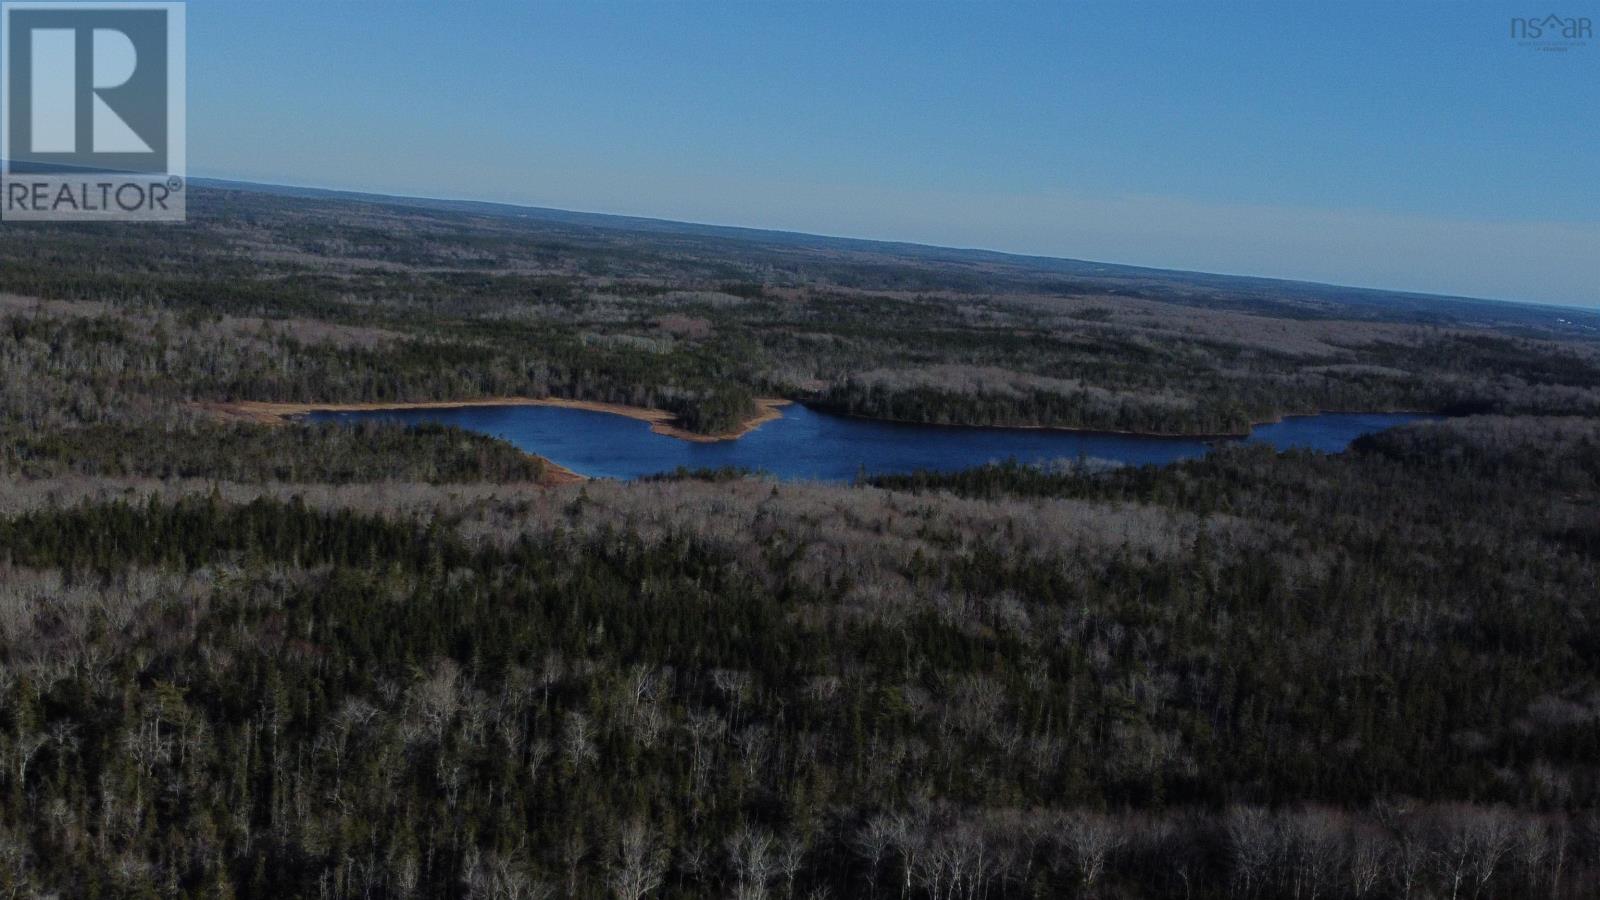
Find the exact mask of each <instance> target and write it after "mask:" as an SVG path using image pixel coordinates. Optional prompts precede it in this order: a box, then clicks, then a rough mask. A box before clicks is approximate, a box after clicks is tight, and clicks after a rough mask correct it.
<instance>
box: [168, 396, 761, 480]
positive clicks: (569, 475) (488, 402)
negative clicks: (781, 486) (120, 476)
mask: <svg viewBox="0 0 1600 900" xmlns="http://www.w3.org/2000/svg"><path fill="white" fill-rule="evenodd" d="M755 402H756V414H755V415H753V416H751V417H750V418H748V419H746V420H744V421H743V422H741V423H739V427H738V428H735V429H733V430H732V431H725V432H722V433H720V434H699V433H697V432H693V431H688V430H686V429H684V428H680V427H678V425H677V424H676V423H677V417H676V416H674V415H673V414H672V413H669V412H667V411H665V410H661V409H651V408H649V407H644V406H628V405H626V404H622V403H601V402H598V401H594V400H567V399H563V398H560V397H489V398H484V399H479V400H421V401H415V402H409V403H408V402H394V403H279V402H273V401H264V400H238V401H234V402H231V403H224V402H206V401H202V402H197V403H195V404H194V406H195V407H196V408H198V409H201V410H204V411H205V412H208V413H210V414H212V415H214V416H218V417H219V418H224V419H233V420H236V421H240V420H242V421H246V422H254V423H256V424H259V425H282V424H284V423H285V422H288V421H289V420H290V419H292V418H293V417H295V416H303V415H305V414H306V413H312V412H374V411H379V410H386V409H396V410H398V409H455V408H459V407H470V406H554V407H558V408H561V409H583V410H588V411H590V412H599V413H608V414H610V415H616V416H626V417H628V418H630V419H636V420H638V421H640V422H649V423H650V430H651V431H653V432H655V433H656V434H661V435H666V436H667V437H672V438H677V439H678V440H681V441H693V442H695V443H713V442H716V441H731V440H737V439H738V438H741V437H743V436H744V435H746V434H749V433H750V432H752V431H754V430H755V429H757V428H760V427H761V426H762V425H765V424H766V423H768V422H771V421H772V420H774V419H779V418H782V417H783V411H782V410H783V407H785V406H788V405H789V404H790V402H791V401H789V400H784V399H782V398H779V397H760V398H757V399H756V401H755ZM534 455H537V454H534ZM539 458H540V459H541V460H543V461H544V464H545V466H547V467H548V469H549V471H550V473H551V476H552V478H551V479H550V480H551V481H552V483H570V482H572V481H581V480H583V479H584V477H585V476H583V475H580V474H578V473H577V472H574V471H572V470H571V469H568V468H566V467H565V466H562V465H560V464H559V463H556V462H554V461H552V460H550V459H546V458H545V457H542V456H541V457H539Z"/></svg>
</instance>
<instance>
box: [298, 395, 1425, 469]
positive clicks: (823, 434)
mask: <svg viewBox="0 0 1600 900" xmlns="http://www.w3.org/2000/svg"><path fill="white" fill-rule="evenodd" d="M306 418H307V419H310V420H312V421H333V422H354V421H358V420H363V419H377V420H383V421H391V422H400V423H404V424H409V425H415V424H420V423H424V422H435V423H438V424H441V425H454V426H456V427H457V428H462V429H466V430H468V431H476V432H480V433H483V434H488V435H493V436H494V437H497V438H502V439H504V440H507V441H509V442H511V443H512V444H515V445H516V446H518V447H520V448H522V449H523V450H526V451H528V452H529V453H537V454H539V455H540V456H544V457H546V458H548V459H552V460H554V461H556V462H557V463H560V464H561V465H563V466H566V467H567V468H569V469H571V470H573V471H575V472H580V473H582V474H584V475H589V476H593V477H599V478H638V477H640V476H642V475H653V474H656V473H660V472H670V471H672V470H674V469H676V468H678V467H680V466H683V467H687V468H691V469H693V468H718V467H721V466H736V467H739V468H744V469H750V470H754V471H762V472H767V473H769V474H772V475H774V476H777V477H779V478H783V479H788V480H801V479H807V480H819V481H850V480H852V479H854V478H855V477H856V474H857V473H858V472H860V471H862V470H865V471H866V472H867V473H869V474H873V475H880V474H891V473H903V472H912V471H915V470H917V469H935V470H945V471H949V470H954V469H964V468H969V467H971V466H978V465H983V464H984V463H989V462H1000V461H1003V460H1006V459H1009V458H1015V459H1017V460H1018V461H1020V462H1027V463H1036V462H1050V461H1054V460H1078V459H1096V460H1109V461H1113V462H1118V463H1125V464H1129V465H1141V464H1144V463H1157V464H1161V463H1169V462H1174V461H1176V460H1181V459H1194V458H1197V457H1200V456H1204V455H1205V453H1206V451H1207V450H1208V449H1210V447H1211V446H1212V445H1213V444H1216V443H1222V442H1219V441H1214V440H1204V439H1200V438H1162V437H1142V436H1136V435H1126V434H1104V433H1097V432H1083V431H1051V430H1042V429H1024V428H965V427H948V426H939V425H900V424H894V423H889V422H875V421H871V420H868V419H856V418H850V417H846V416H836V415H831V414H829V413H824V412H820V411H818V410H814V409H810V408H808V407H805V406H802V405H800V404H798V403H795V404H791V405H789V406H786V407H784V408H783V418H781V419H777V420H775V421H772V422H768V423H766V424H765V425H762V426H761V427H760V428H757V429H756V430H755V431H752V432H750V433H749V434H746V435H745V436H744V437H742V438H740V439H738V440H735V441H720V442H717V443H710V444H702V443H694V442H691V441H683V440H679V439H677V438H673V437H667V436H665V435H660V434H655V433H654V432H652V431H651V430H650V425H649V423H647V422H641V421H638V420H636V419H629V418H626V417H624V416H618V415H612V414H609V413H599V412H590V411H588V410H580V409H561V408H558V407H548V406H464V407H454V408H446V409H414V410H380V411H372V412H319V413H312V414H310V415H308V416H306ZM1425 418H1433V417H1430V416H1418V415H1411V414H1406V413H1383V414H1380V413H1373V414H1350V413H1325V414H1322V415H1316V416H1291V417H1289V418H1286V419H1284V420H1283V421H1282V422H1276V423H1273V424H1270V425H1261V426H1258V427H1257V428H1256V429H1255V430H1254V431H1253V432H1251V434H1250V436H1249V437H1248V438H1243V439H1240V440H1247V441H1258V442H1263V443H1267V444H1271V445H1272V446H1274V447H1276V448H1278V449H1288V448H1290V447H1298V448H1305V449H1310V450H1321V451H1324V452H1329V453H1335V452H1338V451H1341V450H1344V449H1345V448H1347V447H1349V446H1350V442H1351V441H1353V440H1355V439H1356V438H1358V437H1360V436H1361V435H1363V434H1368V433H1371V432H1374V431H1382V430H1383V429H1385V428H1390V427H1392V426H1395V425H1400V424H1404V423H1406V422H1411V421H1416V420H1418V419H1425Z"/></svg>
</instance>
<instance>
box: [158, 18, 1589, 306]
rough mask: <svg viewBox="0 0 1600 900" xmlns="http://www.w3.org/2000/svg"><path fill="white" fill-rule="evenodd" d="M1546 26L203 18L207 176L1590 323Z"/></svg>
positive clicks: (1581, 55)
mask: <svg viewBox="0 0 1600 900" xmlns="http://www.w3.org/2000/svg"><path fill="white" fill-rule="evenodd" d="M1552 10H1553V11H1556V12H1559V13H1561V14H1563V15H1568V16H1588V17H1589V18H1591V19H1592V20H1594V21H1595V22H1596V23H1600V3H1597V2H1594V0H1588V2H1572V0H1556V2H1555V6H1554V7H1552V8H1551V9H1550V10H1546V9H1545V8H1544V7H1538V9H1537V10H1534V9H1532V8H1525V6H1524V5H1523V4H1515V5H1504V4H1490V3H1482V4H1479V3H1462V2H1453V3H1441V4H1429V3H1422V2H1410V3H1374V4H1364V3H1355V2H1346V3H1317V4H1313V3H1283V2H1278V3H1260V4H1229V3H1199V2H1192V3H1178V4H1157V3H1141V4H1116V5H1112V4H1091V3H1065V2H1058V3H1051V4H1011V3H1003V2H964V3H937V2H930V0H924V2H910V3H889V2H878V0H853V2H841V3H833V2H822V0H813V2H804V3H777V2H746V3H737V4H734V3H728V4H706V3H680V2H649V3H643V2H640V3H605V2H584V3H577V2H573V3H516V4H498V3H488V2H473V3H449V4H446V3H422V2H386V3H367V2H334V3H329V2H323V3H302V2H294V0H280V2H273V3H244V2H226V0H194V2H191V3H190V4H189V16H188V18H189V160H190V170H191V172H193V173H194V174H197V175H212V176H221V177H234V178H246V179H254V180H265V181H276V182H284V183H292V184H305V185H319V186H328V187H340V188H348V189H355V190H371V191H379V192H386V193H404V194H414V195H424V196H445V197H467V198H474V199H485V200H497V201H503V202H512V203H527V204H533V205H541V206H554V207H560V208H566V209H578V210H589V211H596V212H615V213H626V214H632V215H645V216H656V217H661V218H672V219H685V220H691V221H701V222H714V223H720V224H730V225H747V226H754V227H765V228H781V229H791V230H797V231H808V232H815V233H821V234H835V235H849V236H858V237H871V238H884V239H892V240H908V241H918V242H924V243H932V244H942V245H949V246H963V247H986V248H991V249H997V250H1008V251H1015V252H1022V253H1037V254H1045V255H1052V256H1069V257H1076V258H1082V259H1096V260H1108V261H1114V262H1127V263H1136V264H1143V265H1154V266H1168V267H1175V268H1188V269H1199V270H1205V271H1214V272H1234V273H1242V274H1260V275H1271V276H1278V277H1288V278H1305V279H1310V280H1318V281H1330V282H1337V283H1344V284H1359V285H1371V286H1377V287H1389V288H1397V289H1407V290H1420V291H1433V292H1440V293H1456V294H1465V295H1469V296H1485V297H1498V298H1503V299H1514V300H1534V301H1542V302H1551V303H1568V304H1581V305H1588V306H1593V305H1600V278H1597V277H1596V269H1597V264H1596V259H1597V258H1600V177H1597V176H1600V165H1597V164H1600V127H1597V125H1596V121H1595V113H1596V110H1597V109H1600V41H1594V40H1591V41H1589V44H1588V46H1586V47H1579V48H1575V49H1573V50H1571V51H1569V52H1565V53H1551V52H1538V51H1536V50H1533V49H1530V48H1527V47H1523V46H1519V44H1518V42H1517V41H1515V40H1513V39H1512V38H1511V37H1510V35H1509V19H1510V17H1512V16H1514V15H1528V14H1532V13H1535V12H1536V13H1538V14H1540V15H1543V14H1545V13H1548V12H1550V11H1552Z"/></svg>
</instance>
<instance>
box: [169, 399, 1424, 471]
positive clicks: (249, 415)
mask: <svg viewBox="0 0 1600 900" xmlns="http://www.w3.org/2000/svg"><path fill="white" fill-rule="evenodd" d="M796 402H798V401H794V400H789V399H785V398H782V397H758V398H756V399H755V404H756V409H757V412H756V414H755V415H753V416H751V417H750V418H748V419H746V420H744V421H743V422H741V423H740V424H739V427H738V428H735V429H733V430H731V431H724V432H719V433H717V434H700V433H698V432H694V431H689V430H687V429H684V428H680V427H679V426H678V425H676V424H675V423H676V421H677V417H676V416H674V415H673V414H672V413H669V412H667V411H666V410H662V409H654V408H651V407H647V406H630V405H628V404H625V403H606V402H603V401H598V400H570V399H566V398H563V397H488V398H479V399H474V400H415V401H379V402H362V403H288V402H279V401H271V400H238V401H232V402H221V401H196V402H192V403H191V404H190V405H191V406H194V407H196V408H199V409H202V410H204V411H206V412H209V413H211V414H213V415H216V416H220V417H222V418H230V419H242V420H245V421H251V422H255V423H258V424H263V425H281V424H283V423H285V422H288V421H290V420H291V419H293V418H295V417H298V416H303V415H305V414H307V413H312V412H381V411H383V410H408V409H460V408H470V407H477V406H549V407H556V408H559V409H581V410H585V411H588V412H598V413H606V414H608V415H616V416H624V417H626V418H629V419H634V420H636V421H640V422H648V423H650V430H651V431H652V432H654V433H656V434H659V435H664V436H666V437H671V438H677V439H678V440H681V441H690V442H692V443H700V444H710V443H717V442H719V441H734V440H738V439H739V438H741V437H744V436H745V435H746V434H749V433H750V432H752V431H754V430H756V429H757V428H760V427H761V426H762V425H765V424H766V423H768V422H771V421H773V420H775V419H780V418H782V417H783V412H782V409H783V407H785V406H790V405H793V404H794V403H796ZM809 408H814V409H816V410H818V411H819V412H823V413H827V414H828V415H835V416H841V417H844V418H849V419H860V420H862V421H865V422H885V423H888V424H891V425H914V426H923V427H930V428H973V429H1000V430H1006V429H1012V430H1018V431H1060V432H1067V433H1073V434H1105V435H1116V436H1119V437H1142V438H1156V439H1161V440H1198V441H1225V440H1239V439H1243V438H1248V437H1249V436H1250V435H1251V434H1252V433H1253V432H1254V431H1255V429H1257V428H1259V427H1261V426H1262V425H1276V424H1279V423H1281V422H1282V421H1283V420H1284V419H1289V418H1296V417H1302V416H1323V415H1353V416H1361V415H1371V416H1392V415H1410V416H1438V415H1444V414H1443V413H1439V412H1438V411H1436V410H1420V409H1355V410H1352V409H1316V410H1310V411H1295V412H1284V413H1280V414H1278V415H1277V416H1274V417H1272V418H1270V419H1257V420H1252V421H1251V422H1250V424H1249V426H1247V427H1246V428H1245V429H1244V430H1243V431H1226V432H1195V431H1133V430H1126V429H1110V428H1093V427H1082V426H1077V425H994V424H984V425H978V424H963V423H953V422H919V421H916V420H914V419H889V418H882V417H879V416H868V415H862V414H860V413H852V412H845V411H843V410H840V409H835V408H832V407H829V406H826V405H818V406H814V407H809ZM540 458H541V459H544V457H540ZM545 462H546V464H547V465H549V466H550V467H552V468H553V469H560V470H561V471H562V472H564V473H566V474H567V475H570V476H572V477H574V478H579V479H582V478H586V477H587V476H584V475H581V474H578V473H576V472H572V471H571V470H569V469H565V468H564V467H562V466H560V465H559V464H558V463H555V462H553V461H551V460H548V459H546V460H545Z"/></svg>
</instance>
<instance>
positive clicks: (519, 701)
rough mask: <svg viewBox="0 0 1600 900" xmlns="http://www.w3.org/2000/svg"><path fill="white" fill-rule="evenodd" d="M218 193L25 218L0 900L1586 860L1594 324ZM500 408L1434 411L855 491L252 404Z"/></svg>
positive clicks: (5, 529) (1186, 876)
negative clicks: (99, 212)
mask: <svg viewBox="0 0 1600 900" xmlns="http://www.w3.org/2000/svg"><path fill="white" fill-rule="evenodd" d="M191 204H192V206H191V208H192V210H193V215H194V217H195V221H194V222H193V223H191V226H186V227H185V228H184V229H182V230H176V229H173V230H168V229H161V230H152V231H149V232H146V231H138V230H136V229H129V230H128V231H126V232H124V231H112V230H109V229H95V228H92V227H41V228H29V229H10V230H8V231H7V232H6V233H5V234H4V235H3V236H0V290H3V291H4V292H5V296H3V297H0V374H3V376H4V377H3V379H0V385H3V387H0V433H3V436H4V440H3V443H0V894H3V896H6V897H17V898H34V897H40V898H43V897H51V896H60V897H97V898H152V897H189V898H224V897H226V898H279V897H316V898H339V900H344V898H420V897H461V898H485V900H488V898H494V900H511V898H516V900H532V898H540V900H543V898H557V897H571V898H585V900H587V898H596V900H598V898H610V897H617V898H628V900H641V898H690V897H727V896H731V897H739V898H750V900H755V898H772V900H779V898H782V900H789V898H811V900H823V898H846V897H867V898H884V900H889V898H896V900H912V898H915V900H924V898H926V900H956V898H961V900H977V898H991V900H1000V898H1045V897H1052V898H1053V897H1068V898H1105V900H1118V898H1158V897H1184V898H1193V900H1207V898H1216V900H1221V898H1278V897H1284V898H1304V900H1312V898H1407V900H1410V898H1417V900H1422V898H1451V900H1461V898H1523V897H1534V896H1537V897H1550V898H1556V900H1569V898H1571V900H1576V898H1585V897H1593V896H1596V895H1597V894H1600V666H1597V664H1596V661H1597V660H1600V615H1597V610H1596V598H1597V597H1600V408H1597V406H1600V341H1596V340H1595V339H1594V338H1592V337H1588V336H1586V334H1584V333H1582V332H1581V323H1582V322H1583V321H1587V320H1584V319H1581V318H1578V319H1574V318H1572V316H1570V315H1569V316H1567V317H1566V318H1565V319H1564V321H1563V322H1562V323H1556V322H1554V320H1553V319H1552V320H1550V321H1545V320H1544V319H1541V318H1540V316H1539V314H1537V313H1536V312H1530V311H1528V310H1526V309H1523V308H1511V307H1508V308H1507V309H1506V311H1504V312H1499V311H1498V307H1494V306H1490V305H1484V306H1477V305H1472V304H1468V303H1466V302H1465V301H1444V300H1441V301H1439V303H1438V304H1437V306H1435V307H1430V306H1428V305H1426V304H1420V303H1417V302H1412V300H1410V299H1408V298H1405V297H1398V298H1396V299H1395V300H1394V301H1393V303H1389V304H1386V303H1385V302H1381V301H1382V298H1374V297H1371V296H1368V295H1365V294H1354V295H1351V296H1344V295H1342V294H1339V293H1337V292H1336V291H1334V289H1331V288H1321V287H1317V286H1301V287H1296V286H1292V285H1290V286H1285V285H1278V284H1276V283H1265V284H1262V283H1253V282H1247V281H1240V282H1233V281H1227V280H1221V281H1219V280H1215V279H1213V278H1212V277H1211V276H1186V275H1182V274H1181V273H1177V274H1174V273H1153V272H1150V271H1148V270H1122V269H1117V268H1115V267H1112V268H1111V269H1109V270H1107V272H1097V273H1095V274H1088V273H1086V272H1085V271H1080V270H1079V269H1076V268H1073V267H1072V266H1070V265H1068V264H1066V263H1059V264H1046V263H1042V262H1038V261H1029V260H1022V259H1018V258H991V257H987V256H962V255H957V256H953V257H945V256H939V255H937V254H935V253H934V252H933V251H931V250H925V249H924V250H916V249H908V248H890V247H884V246H857V245H853V244H841V243H837V242H828V241H825V240H823V239H817V241H816V242H813V243H807V242H805V241H802V240H800V239H799V238H795V237H792V236H791V237H785V238H782V239H780V238H779V237H775V236H771V235H767V236H764V237H763V236H761V235H742V234H728V233H723V232H720V231H682V230H672V229H670V228H667V227H665V226H662V227H659V228H643V227H642V226H630V227H623V226H622V225H608V224H606V223H604V222H596V221H589V220H583V221H569V220H556V219H549V220H546V219H538V218H533V219H511V218H507V217H502V216H496V215H494V214H492V212H490V211H484V210H476V209H465V210H464V209H453V208H452V209H445V208H434V207H427V206H421V207H405V206H400V205H394V204H385V203H378V202H374V201H363V200H357V199H350V198H332V197H324V196H282V195H274V194H270V193H264V192H250V191H241V190H222V189H216V190H211V191H207V192H201V193H197V195H196V197H195V198H194V199H193V200H192V201H191ZM136 232H137V233H136ZM1108 273H1109V274H1108ZM1430 310H1431V312H1430ZM1573 322H1578V323H1579V324H1578V325H1573V324H1571V323H1573ZM1569 326H1570V327H1569ZM1564 329H1565V330H1564ZM1573 329H1580V330H1573ZM509 395H526V396H560V397H573V398H579V399H604V400H610V401H612V402H624V403H629V404H633V405H639V406H649V407H654V408H659V409H665V410H668V411H670V412H673V413H674V414H675V415H677V416H678V417H679V421H680V423H681V424H683V425H684V427H687V428H689V429H691V430H695V431H701V432H706V433H715V432H718V431H721V430H725V429H726V428H727V427H728V425H729V424H730V423H733V422H737V421H739V420H740V419H741V418H742V417H744V416H745V415H747V414H748V410H749V406H750V404H751V402H752V398H754V397H758V396H782V397H787V398H790V399H795V400H800V401H803V402H808V403H813V404H815V405H817V406H819V407H823V408H833V409H838V410H842V411H847V412H851V413H853V414H858V415H870V416H876V417H881V418H894V419H908V420H918V421H933V422H949V423H962V424H1040V425H1056V426H1081V427H1095V428H1113V429H1118V430H1134V431H1139V430H1143V431H1161V432H1174V433H1202V434H1212V433H1230V432H1235V431H1238V430H1240V429H1242V428H1243V427H1245V426H1246V425H1248V423H1249V422H1251V421H1257V420H1261V419H1266V418H1271V417H1273V416H1277V415H1281V414H1284V413H1287V412H1293V411H1303V410H1307V409H1317V408H1337V409H1348V410H1380V409H1422V410H1429V411H1434V412H1444V413H1449V416H1448V417H1446V418H1443V419H1441V420H1438V421H1430V422H1419V423H1414V424H1411V425H1407V426H1404V427H1401V428H1398V429H1393V430H1390V431H1386V432H1382V433H1379V434H1375V435H1370V436H1368V437H1365V438H1363V439H1361V440H1359V441H1357V442H1356V444H1355V445H1353V446H1352V447H1351V448H1350V449H1349V450H1348V451H1347V452H1344V453H1338V454H1319V453H1310V452H1286V453H1276V452H1273V451H1272V450H1270V449H1268V448H1265V447H1260V446H1233V445H1229V446H1222V447H1219V448H1218V449H1216V450H1214V451H1213V452H1212V453H1211V454H1210V455H1208V456H1207V457H1206V458H1204V459H1201V460H1195V461H1191V462H1184V463H1179V464H1174V465H1171V466H1167V467H1115V466H1112V467H1107V466H1101V465H1090V464H1087V463H1086V462H1084V461H1074V460H1063V461H1061V462H1060V463H1059V464H1056V465H1048V466H1031V465H1022V464H1018V463H1015V462H1010V463H996V464H993V465H989V466H984V467H981V468H977V469H971V470H967V471H962V472H955V473H933V472H924V473H911V474H905V475H895V476H879V477H875V478H863V479H861V480H859V481H858V482H857V483H855V484H852V485H825V484H811V483H790V482H780V481H774V480H771V479H768V478H764V477H761V476H759V475H752V474H749V473H740V472H734V471H718V472H680V473H676V474H672V475H666V476H661V477H656V478H651V479H643V480H639V481H634V482H616V481H605V480H589V481H582V480H574V481H570V482H568V481H565V480H562V481H558V480H554V479H552V478H551V477H550V475H551V469H550V467H549V466H548V465H547V464H546V463H545V462H544V461H542V460H540V459H538V458H536V457H532V456H529V455H527V454H524V453H522V452H521V451H519V450H517V449H516V448H514V447H512V446H510V445H508V444H505V443H503V442H499V441H496V440H493V439H490V438H487V437H483V436H479V435H473V434H469V433H465V432H460V431H456V430H453V429H448V428H440V427H431V426H430V427H423V428H417V429H400V428H398V427H394V426H387V425H375V424H374V425H363V426H359V427H351V426H334V425H309V424H302V423H287V424H285V423H279V424H266V423H262V422H256V421H249V420H245V419H240V418H237V417H232V418H230V417H221V416H218V415H216V414H215V411H216V409H217V408H218V405H221V404H226V403H228V402H230V401H233V400H240V399H254V400H283V401H298V402H334V401H361V400H368V401H372V400H385V401H389V400H437V399H472V398H476V397H491V396H509Z"/></svg>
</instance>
